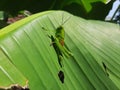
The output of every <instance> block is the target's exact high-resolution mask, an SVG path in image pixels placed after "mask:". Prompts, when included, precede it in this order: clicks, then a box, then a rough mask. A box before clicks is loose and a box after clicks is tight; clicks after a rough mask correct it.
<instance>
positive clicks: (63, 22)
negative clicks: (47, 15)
mask: <svg viewBox="0 0 120 90" xmlns="http://www.w3.org/2000/svg"><path fill="white" fill-rule="evenodd" d="M70 18H71V16H69V17H68V18H67V19H66V20H65V21H63V20H64V13H63V14H62V24H61V26H62V25H64V24H65V23H66V22H67V21H68V20H69V19H70Z"/></svg>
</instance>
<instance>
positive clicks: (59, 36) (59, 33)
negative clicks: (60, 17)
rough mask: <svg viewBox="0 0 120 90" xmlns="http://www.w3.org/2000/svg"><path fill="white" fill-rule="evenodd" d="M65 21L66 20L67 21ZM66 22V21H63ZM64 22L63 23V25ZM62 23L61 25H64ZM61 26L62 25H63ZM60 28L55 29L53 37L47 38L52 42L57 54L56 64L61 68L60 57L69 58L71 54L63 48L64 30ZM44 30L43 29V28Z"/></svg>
mask: <svg viewBox="0 0 120 90" xmlns="http://www.w3.org/2000/svg"><path fill="white" fill-rule="evenodd" d="M68 19H69V18H68ZM68 19H67V20H68ZM65 22H66V21H65ZM65 22H64V23H65ZM64 23H63V24H64ZM63 24H62V25H63ZM62 25H61V26H59V27H58V28H57V29H56V32H55V36H53V35H50V36H49V38H50V39H51V41H52V45H53V47H54V50H55V52H56V54H57V57H58V62H59V65H60V66H61V67H62V63H61V62H62V57H63V55H64V56H65V57H67V58H68V57H70V56H72V53H71V52H70V51H69V50H68V49H67V48H65V47H64V38H65V30H64V28H63V27H62ZM43 29H44V28H43Z"/></svg>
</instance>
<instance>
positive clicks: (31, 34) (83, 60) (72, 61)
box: [0, 11, 120, 90]
mask: <svg viewBox="0 0 120 90" xmlns="http://www.w3.org/2000/svg"><path fill="white" fill-rule="evenodd" d="M68 17H71V18H70V19H69V20H68V21H67V22H66V23H65V24H64V25H63V27H64V30H65V46H66V47H67V48H68V49H69V50H70V51H71V53H72V54H73V57H70V58H66V57H64V58H63V65H64V66H63V68H61V67H60V65H59V64H58V60H57V55H56V52H55V51H54V48H53V47H52V46H50V44H51V43H52V42H51V40H50V38H49V37H48V35H50V34H52V35H54V33H55V32H56V28H57V27H58V26H60V25H62V22H63V20H66V19H67V18H68ZM42 27H44V28H46V29H47V30H46V31H45V30H43V29H42ZM119 36H120V32H119V28H118V27H117V25H115V24H111V23H107V22H101V21H92V20H84V19H82V18H79V17H76V16H73V15H71V14H69V13H67V12H64V11H46V12H42V13H38V14H34V15H32V16H29V17H27V18H25V19H23V20H20V21H18V22H16V23H14V24H11V25H9V26H7V27H6V28H3V29H2V30H1V31H0V77H1V78H0V86H9V85H11V84H16V83H18V84H20V85H21V86H24V85H25V82H26V81H27V80H28V81H29V83H28V84H29V87H30V89H31V90H78V89H79V90H94V89H96V90H118V89H120V82H119V81H120V69H119V68H120V63H119V62H120V55H119V52H120V47H119V44H120V39H119ZM102 62H104V64H105V65H106V69H105V68H104V66H103V65H102ZM60 70H62V71H63V72H64V76H65V80H64V83H61V81H60V80H59V77H58V73H59V71H60ZM106 72H107V73H108V74H109V76H107V74H106Z"/></svg>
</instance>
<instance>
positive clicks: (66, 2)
mask: <svg viewBox="0 0 120 90" xmlns="http://www.w3.org/2000/svg"><path fill="white" fill-rule="evenodd" d="M93 2H103V3H107V2H108V0H89V1H88V0H64V2H63V3H62V7H64V6H66V5H69V4H72V3H77V4H80V5H81V6H83V7H84V8H85V10H86V12H90V11H91V9H92V6H91V3H93Z"/></svg>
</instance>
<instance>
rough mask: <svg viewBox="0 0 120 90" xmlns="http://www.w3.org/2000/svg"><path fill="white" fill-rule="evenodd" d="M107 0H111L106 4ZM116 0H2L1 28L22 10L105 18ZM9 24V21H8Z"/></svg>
mask: <svg viewBox="0 0 120 90" xmlns="http://www.w3.org/2000/svg"><path fill="white" fill-rule="evenodd" d="M107 1H110V2H109V3H107V4H106V2H107ZM114 1H115V0H89V1H88V0H0V11H4V14H3V16H4V20H2V21H0V28H2V27H4V26H6V22H7V20H8V18H9V17H15V16H17V15H18V14H19V13H18V12H19V11H21V10H28V11H29V12H31V13H32V14H34V13H38V12H41V11H46V10H65V11H68V12H70V13H72V14H74V15H77V16H80V17H83V18H85V19H96V20H104V19H105V17H106V15H107V14H108V12H109V10H110V9H111V8H112V4H113V2H114ZM7 24H9V23H7Z"/></svg>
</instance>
